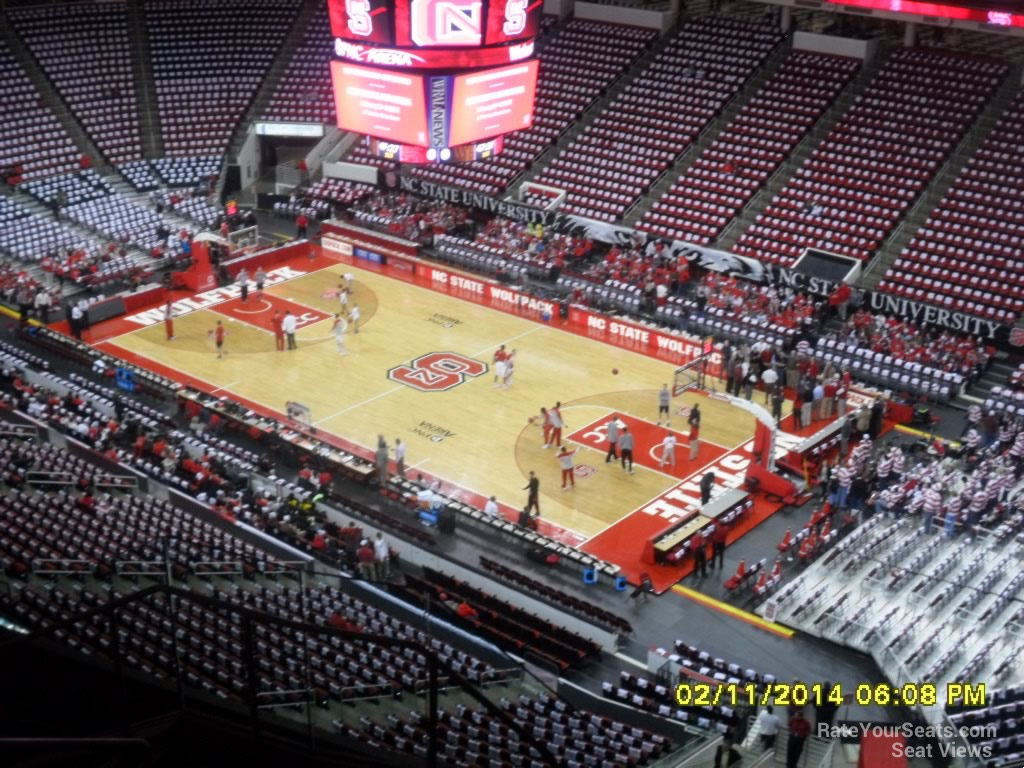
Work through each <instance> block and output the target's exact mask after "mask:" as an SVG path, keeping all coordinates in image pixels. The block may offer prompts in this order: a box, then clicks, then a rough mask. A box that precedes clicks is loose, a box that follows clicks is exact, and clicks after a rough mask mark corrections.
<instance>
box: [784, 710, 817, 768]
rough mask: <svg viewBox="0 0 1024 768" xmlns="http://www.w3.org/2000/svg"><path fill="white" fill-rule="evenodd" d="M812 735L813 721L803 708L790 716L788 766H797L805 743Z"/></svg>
mask: <svg viewBox="0 0 1024 768" xmlns="http://www.w3.org/2000/svg"><path fill="white" fill-rule="evenodd" d="M810 735H811V723H810V721H809V720H808V719H807V718H806V717H804V712H803V710H802V709H798V710H797V712H796V714H795V715H793V716H792V717H791V718H789V745H788V747H787V749H786V768H797V763H799V762H800V755H801V754H803V751H804V744H806V743H807V737H808V736H810Z"/></svg>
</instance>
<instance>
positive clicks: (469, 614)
mask: <svg viewBox="0 0 1024 768" xmlns="http://www.w3.org/2000/svg"><path fill="white" fill-rule="evenodd" d="M455 612H456V613H457V614H458V615H459V618H462V619H467V620H468V619H475V618H476V617H477V615H478V614H477V611H476V608H474V607H473V606H472V605H470V604H469V603H467V602H466V601H465V600H463V601H462V602H461V603H459V607H458V608H456V609H455Z"/></svg>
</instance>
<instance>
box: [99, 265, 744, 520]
mask: <svg viewBox="0 0 1024 768" xmlns="http://www.w3.org/2000/svg"><path fill="white" fill-rule="evenodd" d="M343 272H348V273H352V274H354V275H355V277H356V280H355V291H354V297H353V300H354V301H355V302H356V303H358V304H359V306H360V309H361V311H362V324H361V327H360V332H359V333H358V334H354V333H352V332H350V333H349V334H348V335H347V339H346V341H347V346H348V352H349V354H348V355H347V356H344V357H342V356H340V355H339V354H338V352H337V349H336V346H335V343H334V339H333V337H332V336H331V335H330V328H331V324H332V315H333V313H334V312H335V311H337V308H338V302H337V300H336V298H334V295H333V291H334V290H335V288H336V286H337V283H338V276H339V274H341V273H343ZM273 307H276V308H278V309H282V310H284V309H291V311H293V312H295V313H296V314H297V315H298V316H300V317H302V316H303V315H305V317H304V318H303V322H304V323H305V325H304V326H303V327H301V328H300V330H299V331H298V333H297V339H298V344H299V349H298V350H296V351H293V352H287V351H286V352H278V351H276V350H275V347H274V338H273V335H272V333H271V332H270V331H269V328H270V323H269V318H270V316H271V315H272V308H273ZM217 320H221V321H223V322H224V324H225V326H226V328H227V330H228V336H227V340H226V343H225V348H226V349H227V350H228V354H227V355H226V356H225V358H224V359H217V358H216V355H215V352H214V347H213V342H212V339H211V338H210V337H209V335H208V332H209V331H210V330H211V329H212V328H213V327H214V326H215V324H216V321H217ZM350 331H351V329H350ZM175 333H176V339H175V340H174V341H170V342H169V341H166V340H165V333H164V328H163V324H162V323H161V324H157V325H153V326H150V327H148V328H142V329H139V330H136V331H132V332H129V333H126V334H123V335H121V336H118V337H115V338H113V339H111V340H110V341H109V343H110V344H112V345H114V346H116V347H120V348H122V349H124V350H127V351H128V352H130V353H133V354H134V355H137V356H141V357H143V358H147V359H148V360H152V361H156V362H158V363H160V364H162V365H163V366H165V367H169V368H172V369H174V370H176V371H178V372H179V374H180V376H181V377H182V378H193V379H197V380H200V381H202V382H205V383H207V384H208V385H212V388H219V389H221V390H223V391H224V392H225V393H233V394H236V395H238V396H240V397H242V398H245V399H247V400H250V401H253V402H255V403H258V404H260V405H262V406H264V407H267V408H270V409H272V410H274V411H277V412H282V413H283V411H284V409H285V402H286V401H288V400H297V401H299V402H301V403H303V404H305V405H307V406H309V407H310V409H311V410H312V413H313V420H314V422H315V425H316V426H317V428H318V429H321V430H324V431H327V432H330V433H333V434H335V435H337V436H339V437H342V438H345V439H347V440H350V441H352V442H355V443H359V444H361V445H363V446H370V447H372V446H373V445H375V443H376V439H377V435H378V434H383V435H384V436H385V437H386V438H387V440H388V442H389V444H391V446H392V447H393V446H394V441H395V438H401V439H402V440H403V442H406V443H407V445H408V456H407V465H408V466H410V467H414V468H415V467H417V466H420V467H423V468H424V470H425V471H429V472H430V473H431V474H434V475H436V476H438V477H442V478H444V479H446V480H448V481H450V482H452V483H454V484H457V485H459V486H462V487H464V488H467V489H470V490H472V491H475V492H477V493H480V494H483V495H485V496H490V495H492V494H493V495H495V496H497V497H498V500H499V501H501V502H503V503H506V504H509V505H511V506H514V507H521V505H522V504H523V503H524V501H525V496H526V495H525V492H524V491H523V490H522V488H523V486H524V485H525V484H526V475H527V473H528V472H529V471H530V470H534V471H536V472H537V475H538V477H539V478H540V481H541V494H542V496H541V500H540V506H541V512H542V515H543V516H544V517H545V518H547V519H548V520H550V521H551V522H552V523H554V524H556V525H559V526H561V527H564V528H567V529H569V530H572V531H575V532H577V533H579V534H581V535H582V536H584V537H590V536H593V535H595V534H596V533H598V532H600V531H601V530H603V529H605V528H606V527H607V526H609V525H610V524H612V523H614V522H616V521H617V520H619V519H621V518H622V517H624V516H626V515H628V514H629V513H630V512H632V511H633V510H634V509H636V508H638V507H640V506H642V505H643V504H645V503H646V502H648V501H649V500H651V499H652V498H654V497H656V496H658V495H659V494H660V493H662V492H663V491H665V490H666V489H668V488H670V487H671V486H673V485H675V484H676V483H678V482H679V478H680V477H681V476H683V477H685V476H687V475H689V474H692V472H693V471H696V470H697V469H699V468H700V467H701V466H703V465H704V464H707V463H708V462H709V461H711V460H713V459H714V458H715V456H717V455H718V454H720V452H721V449H731V448H733V447H734V446H737V445H738V444H740V443H742V442H743V441H744V440H747V439H749V438H750V437H751V436H752V434H753V417H751V416H750V415H748V414H746V413H744V412H742V411H740V410H739V409H736V408H732V407H730V406H728V405H726V404H724V403H721V402H718V401H715V400H711V399H708V398H704V397H700V396H698V395H689V394H687V395H684V396H682V397H681V398H677V399H676V402H674V403H673V410H674V411H675V409H677V408H679V407H680V406H689V405H690V404H692V402H694V401H696V400H697V399H698V398H699V401H700V404H701V410H702V413H703V421H702V430H701V437H702V438H703V440H704V441H707V442H708V443H709V444H707V445H705V446H704V449H705V450H707V451H711V452H714V455H710V456H709V455H707V454H705V453H704V452H703V451H702V454H701V456H700V457H699V458H698V461H697V462H695V463H694V464H693V465H692V466H689V467H688V466H686V462H685V461H682V462H680V463H681V466H677V470H676V471H675V472H670V471H668V470H667V469H666V471H665V472H660V471H658V470H657V468H656V464H655V463H653V462H651V461H648V462H647V463H648V464H649V466H648V467H644V466H642V464H641V463H640V462H639V460H638V463H637V465H636V468H635V474H634V475H629V474H628V473H625V472H623V471H622V470H621V468H619V467H617V466H615V465H610V464H605V463H604V453H603V451H600V450H595V449H594V448H591V447H587V446H586V445H585V443H584V442H579V443H578V444H577V447H578V448H579V450H578V452H577V454H576V457H575V458H576V464H578V465H579V464H584V465H587V467H589V468H592V469H593V471H588V470H586V469H584V470H581V471H580V472H578V473H577V475H578V476H577V478H576V488H575V490H574V491H571V492H561V491H560V490H559V482H560V480H559V478H560V472H559V465H558V461H557V460H556V459H555V451H554V450H553V449H548V450H543V449H542V448H541V443H542V438H541V430H540V429H539V428H538V427H536V426H531V425H530V424H529V418H530V417H531V416H534V415H537V414H538V413H539V409H540V407H541V406H548V407H549V406H552V405H554V404H555V402H556V401H561V402H562V404H563V415H564V416H565V418H566V420H567V423H568V429H566V430H565V432H564V433H563V434H564V438H565V439H568V437H569V435H571V434H573V433H574V432H578V431H579V430H581V428H583V427H585V426H587V425H589V424H592V423H593V424H597V423H603V422H606V421H607V420H608V417H609V415H610V414H611V413H613V412H615V411H619V412H626V413H628V414H629V415H630V416H631V417H632V418H635V419H643V420H647V421H649V422H652V429H648V430H645V431H644V432H643V434H642V435H641V434H638V444H637V446H636V449H635V451H634V453H635V454H636V455H637V456H640V455H641V454H644V455H646V456H648V457H649V454H650V449H651V447H652V446H653V445H655V444H657V443H658V442H660V439H661V435H662V434H663V432H662V431H661V430H654V429H653V422H654V421H656V417H657V402H658V399H657V392H658V390H659V389H660V388H661V385H662V384H665V383H668V384H670V385H671V382H672V374H673V369H674V366H672V365H671V364H669V363H666V362H662V361H659V360H656V359H653V358H650V357H647V356H645V355H642V354H638V353H635V352H631V351H628V350H625V349H620V348H616V347H613V346H610V345H607V344H604V343H602V342H599V341H596V340H592V339H588V338H586V337H583V336H579V335H576V334H573V333H569V332H565V331H562V330H559V329H558V328H556V327H552V326H548V325H544V324H540V323H537V322H534V321H532V320H528V319H525V318H522V317H517V316H514V315H510V314H505V313H503V312H500V311H497V310H493V309H489V308H487V307H484V306H480V305H477V304H474V303H471V302H469V301H464V300H461V299H458V298H454V297H450V296H447V295H444V294H441V293H437V292H434V291H432V290H429V289H427V288H424V287H420V286H418V285H415V284H410V283H406V282H402V281H400V280H396V279H394V278H390V277H386V276H383V275H378V274H375V273H372V272H367V271H365V270H361V269H359V268H358V267H353V266H349V265H341V264H339V265H337V266H336V267H332V268H329V269H321V270H319V271H316V272H311V273H309V274H307V275H304V276H302V277H298V278H295V279H292V280H289V281H288V282H284V283H280V284H278V285H275V286H272V287H270V288H268V290H267V296H266V297H265V298H264V299H257V298H256V297H253V296H250V299H249V303H248V305H241V303H240V302H239V301H238V300H233V301H229V302H226V303H225V304H221V305H217V306H215V307H211V308H208V309H201V310H197V311H194V312H191V313H189V314H186V315H183V316H180V317H178V318H176V319H175ZM501 344H505V345H506V346H507V347H508V349H516V350H517V356H516V373H515V377H514V380H513V382H512V386H511V389H509V390H503V389H495V388H494V387H493V384H492V379H493V371H492V370H490V367H491V360H492V355H493V353H494V351H495V350H496V349H497V348H498V346H499V345H501ZM435 352H448V353H456V354H457V355H459V356H462V357H464V358H469V359H470V360H471V361H472V360H475V361H480V362H481V363H484V364H486V365H487V366H488V370H487V372H486V373H481V374H480V375H477V376H475V377H473V376H465V377H463V378H464V380H463V381H462V383H458V384H456V385H454V386H452V387H451V388H450V389H447V390H445V391H420V390H417V389H414V388H412V387H410V386H408V385H406V384H402V383H398V382H396V381H394V380H392V379H389V377H388V371H389V370H391V369H394V368H396V367H399V366H403V365H409V364H410V363H411V361H413V360H415V359H416V358H420V357H422V356H424V355H427V354H429V353H435ZM446 365H447V366H449V367H450V366H451V365H452V364H451V363H443V362H442V363H440V366H441V367H440V368H435V369H433V371H432V372H431V373H430V374H429V375H428V374H424V376H425V377H427V378H431V377H433V378H436V377H437V375H438V371H440V372H441V373H442V374H443V373H444V370H445V369H444V366H446ZM613 368H617V369H619V371H620V373H619V375H612V373H611V371H612V369H613ZM414 375H418V374H414ZM448 378H452V377H451V376H450V375H449V376H448ZM457 378H458V376H457V375H456V376H455V377H454V379H457ZM454 379H453V380H454ZM674 419H675V422H674V426H676V427H677V428H678V429H679V430H680V431H682V432H684V433H685V432H686V427H685V418H683V416H682V415H677V416H674ZM711 443H713V444H717V446H718V447H714V446H712V445H710V444H711ZM687 452H688V449H687V447H686V445H685V443H684V444H682V445H680V447H679V449H678V451H677V453H678V455H679V456H680V457H681V458H682V459H685V456H686V454H687ZM705 459H706V460H705ZM415 472H416V470H415V469H412V470H411V474H412V475H413V476H415Z"/></svg>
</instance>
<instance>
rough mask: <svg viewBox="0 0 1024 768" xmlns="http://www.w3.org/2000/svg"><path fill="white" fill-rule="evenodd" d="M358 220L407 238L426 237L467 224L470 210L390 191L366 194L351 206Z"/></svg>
mask: <svg viewBox="0 0 1024 768" xmlns="http://www.w3.org/2000/svg"><path fill="white" fill-rule="evenodd" d="M350 211H351V214H352V216H353V219H354V220H355V222H356V223H357V224H362V225H364V226H369V227H374V228H377V229H383V230H386V231H387V232H389V233H391V234H393V235H398V236H400V237H405V238H408V239H410V240H428V239H430V238H431V237H432V236H433V235H435V234H441V233H449V232H455V231H458V230H460V229H463V228H464V227H466V225H467V224H468V223H469V220H470V214H469V211H468V210H467V209H465V208H462V207H460V206H457V205H453V204H451V203H445V202H441V201H438V200H425V199H419V198H415V197H412V196H411V195H407V194H405V193H404V192H389V193H385V194H379V195H374V196H371V197H369V198H366V199H364V200H362V201H360V202H359V203H357V204H356V205H354V206H352V208H351V209H350Z"/></svg>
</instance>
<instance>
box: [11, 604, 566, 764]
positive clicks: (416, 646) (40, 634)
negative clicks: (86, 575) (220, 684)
mask: <svg viewBox="0 0 1024 768" xmlns="http://www.w3.org/2000/svg"><path fill="white" fill-rule="evenodd" d="M155 595H163V596H166V597H168V598H169V599H170V600H171V601H175V600H188V601H191V602H197V603H200V604H202V605H205V606H207V607H209V608H213V609H217V608H223V607H224V603H223V602H222V601H220V600H218V599H216V598H214V597H211V596H208V595H204V594H202V593H199V592H192V591H189V590H187V589H180V588H178V587H172V586H168V585H166V584H158V585H154V586H151V587H147V588H145V589H143V590H140V591H138V592H133V593H132V594H130V595H126V596H124V597H119V598H115V599H113V600H110V601H109V602H106V603H103V604H102V605H100V606H97V607H96V608H91V609H89V610H85V611H80V612H78V613H76V614H74V615H73V616H71V617H69V618H67V619H65V620H64V621H59V622H55V623H53V624H50V625H48V626H46V627H40V628H38V629H35V630H34V631H32V632H30V633H29V634H26V635H18V636H15V637H12V638H10V639H8V640H6V641H3V642H0V656H2V655H3V654H4V653H5V652H8V653H9V652H11V651H13V650H15V649H17V648H19V647H24V646H26V644H28V643H32V642H36V641H38V640H40V639H43V638H53V637H55V636H57V633H58V632H61V631H68V630H71V629H72V628H74V626H75V625H76V624H79V623H80V622H84V621H86V620H89V619H92V618H95V617H99V616H104V617H106V618H107V620H108V621H113V620H114V618H115V616H116V614H117V612H118V611H120V610H121V609H123V608H126V607H128V606H129V605H133V604H136V603H138V602H141V601H145V600H146V599H147V598H150V597H153V596H155ZM232 611H234V612H235V613H236V614H238V615H239V616H240V617H241V620H242V621H243V622H244V623H245V624H246V625H247V627H248V630H247V631H246V632H245V637H246V644H247V648H248V649H247V656H248V657H249V658H250V660H251V659H252V658H253V657H254V656H255V640H254V635H255V633H254V631H253V630H252V625H253V624H254V623H257V622H259V623H262V624H272V625H274V626H276V627H278V628H280V629H289V630H295V631H300V632H303V633H306V632H316V633H318V634H327V635H335V636H337V637H339V638H342V639H345V640H350V641H356V642H359V643H368V642H369V643H375V644H377V645H383V646H393V647H396V648H406V649H410V650H413V651H415V652H416V653H419V654H421V655H422V656H423V657H424V658H425V659H426V662H427V670H428V675H429V680H430V686H429V689H428V691H427V715H426V717H427V728H426V730H427V731H428V732H429V733H430V734H431V737H430V739H429V741H428V749H429V753H428V756H427V763H428V765H432V766H433V765H437V747H438V744H439V739H438V727H437V726H438V722H437V713H438V709H439V706H438V701H437V693H438V688H439V685H438V677H439V672H442V671H443V672H444V675H445V676H446V677H447V678H449V679H450V680H452V681H453V682H454V683H455V684H456V685H458V686H459V688H461V689H462V690H463V691H464V692H466V693H467V694H468V695H469V696H470V697H471V698H473V699H474V700H475V701H476V702H477V703H479V704H480V705H481V706H483V707H484V708H485V709H486V710H487V711H488V712H489V713H490V714H491V715H492V716H493V717H495V718H496V719H497V720H499V721H500V722H501V723H502V724H504V725H505V726H506V727H508V728H509V729H510V730H511V731H513V732H515V733H516V734H518V735H519V737H520V738H521V739H522V741H523V742H525V743H526V744H527V745H529V746H530V747H532V748H534V749H536V750H537V752H538V753H539V754H540V755H541V758H542V759H543V760H549V761H550V764H551V765H557V764H558V760H557V759H556V758H555V757H554V755H552V754H551V752H550V751H549V750H548V748H547V745H546V744H542V743H540V742H539V741H537V740H536V739H535V738H534V736H533V733H532V731H531V730H530V729H528V728H524V727H521V726H520V725H519V724H518V723H516V721H515V720H514V719H513V718H512V716H511V715H510V714H509V713H508V712H506V711H505V710H503V709H501V708H500V707H498V706H497V705H496V704H494V702H492V701H491V700H490V699H488V698H487V697H486V696H484V695H483V694H482V693H481V692H480V691H479V690H477V688H476V687H475V686H474V685H473V684H472V683H471V682H470V681H469V680H467V679H466V678H465V677H464V676H463V675H461V674H459V673H458V672H456V671H455V670H454V669H451V668H450V667H447V666H444V665H443V664H442V662H441V660H440V658H439V657H438V656H437V654H436V653H435V652H434V650H433V649H432V648H430V647H428V646H426V645H424V644H422V643H420V642H417V641H412V640H400V639H397V638H393V637H386V636H383V635H372V634H367V633H364V632H349V631H346V630H342V629H338V628H336V627H333V626H329V625H326V626H314V625H311V624H308V623H304V622H300V621H295V620H292V619H285V618H281V617H279V616H274V615H272V614H267V613H261V612H260V611H256V610H253V609H251V608H247V607H245V606H241V605H237V606H233V607H232ZM113 639H114V653H113V658H114V665H115V668H116V669H117V671H118V672H119V673H120V668H121V657H120V648H119V641H118V635H117V633H116V632H115V633H114V635H113ZM250 674H253V671H252V670H251V669H250ZM176 679H177V680H178V685H179V689H180V687H181V675H180V674H179V675H177V676H176ZM249 706H250V714H251V716H252V718H253V720H254V721H256V720H257V713H258V710H259V704H258V703H257V698H256V696H252V699H251V701H250V702H249Z"/></svg>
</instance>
